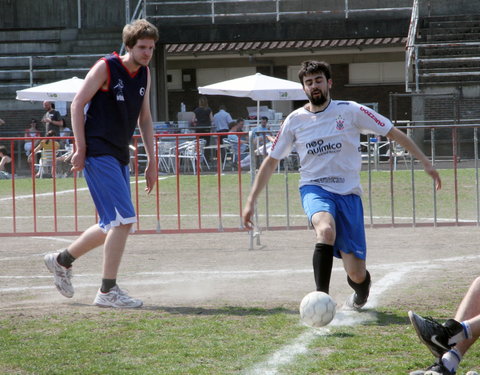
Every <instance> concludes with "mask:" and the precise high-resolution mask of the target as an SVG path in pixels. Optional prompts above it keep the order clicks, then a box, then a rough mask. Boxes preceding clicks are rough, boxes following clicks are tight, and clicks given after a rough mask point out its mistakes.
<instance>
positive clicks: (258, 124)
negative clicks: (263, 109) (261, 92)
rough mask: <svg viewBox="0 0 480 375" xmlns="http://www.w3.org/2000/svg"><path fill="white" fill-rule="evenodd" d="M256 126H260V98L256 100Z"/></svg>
mask: <svg viewBox="0 0 480 375" xmlns="http://www.w3.org/2000/svg"><path fill="white" fill-rule="evenodd" d="M257 126H260V100H257Z"/></svg>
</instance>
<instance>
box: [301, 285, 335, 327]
mask: <svg viewBox="0 0 480 375" xmlns="http://www.w3.org/2000/svg"><path fill="white" fill-rule="evenodd" d="M336 305H337V304H336V303H335V301H334V300H333V298H332V297H330V296H329V295H328V294H327V293H324V292H311V293H308V294H307V295H306V296H305V297H303V299H302V302H301V303H300V318H301V319H302V321H303V322H304V323H305V324H307V325H309V326H311V327H323V326H326V325H327V324H328V323H330V322H331V321H332V319H333V317H334V316H335V311H336Z"/></svg>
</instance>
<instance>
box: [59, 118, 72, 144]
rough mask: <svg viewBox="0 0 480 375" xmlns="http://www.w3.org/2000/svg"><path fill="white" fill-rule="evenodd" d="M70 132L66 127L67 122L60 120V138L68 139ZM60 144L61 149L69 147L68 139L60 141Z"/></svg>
mask: <svg viewBox="0 0 480 375" xmlns="http://www.w3.org/2000/svg"><path fill="white" fill-rule="evenodd" d="M71 133H72V130H71V129H70V128H69V127H68V126H67V120H65V119H64V118H62V126H61V127H60V134H59V135H60V137H70V135H71ZM60 144H61V145H62V147H63V148H69V146H70V139H62V140H60Z"/></svg>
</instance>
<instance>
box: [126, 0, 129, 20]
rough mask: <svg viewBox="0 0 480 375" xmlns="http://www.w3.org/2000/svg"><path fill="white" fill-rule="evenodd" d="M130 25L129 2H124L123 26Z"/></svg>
mask: <svg viewBox="0 0 480 375" xmlns="http://www.w3.org/2000/svg"><path fill="white" fill-rule="evenodd" d="M127 23H130V0H125V24H127Z"/></svg>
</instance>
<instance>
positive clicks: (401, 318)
mask: <svg viewBox="0 0 480 375" xmlns="http://www.w3.org/2000/svg"><path fill="white" fill-rule="evenodd" d="M367 311H371V312H374V313H375V315H376V316H377V320H376V321H374V322H367V323H366V325H376V326H390V325H401V326H405V325H410V320H409V319H408V315H407V312H406V311H405V312H404V313H403V312H391V311H375V310H367Z"/></svg>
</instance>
